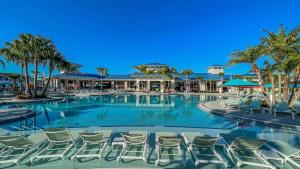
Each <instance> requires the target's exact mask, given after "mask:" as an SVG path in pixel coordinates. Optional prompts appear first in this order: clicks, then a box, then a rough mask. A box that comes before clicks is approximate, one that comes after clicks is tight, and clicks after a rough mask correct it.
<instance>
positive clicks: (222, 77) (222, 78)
mask: <svg viewBox="0 0 300 169" xmlns="http://www.w3.org/2000/svg"><path fill="white" fill-rule="evenodd" d="M219 76H220V77H221V93H223V82H224V72H220V73H219Z"/></svg>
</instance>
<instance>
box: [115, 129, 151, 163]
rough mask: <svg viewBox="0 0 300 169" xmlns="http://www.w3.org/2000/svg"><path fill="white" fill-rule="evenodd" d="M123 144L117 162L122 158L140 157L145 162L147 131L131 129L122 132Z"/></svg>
mask: <svg viewBox="0 0 300 169" xmlns="http://www.w3.org/2000/svg"><path fill="white" fill-rule="evenodd" d="M123 138H124V141H125V143H124V145H123V149H122V151H121V153H120V155H119V156H118V157H117V162H119V161H120V160H122V159H140V160H143V161H145V162H147V157H146V155H147V154H146V153H147V150H148V145H147V140H148V132H146V131H131V132H129V133H124V134H123Z"/></svg>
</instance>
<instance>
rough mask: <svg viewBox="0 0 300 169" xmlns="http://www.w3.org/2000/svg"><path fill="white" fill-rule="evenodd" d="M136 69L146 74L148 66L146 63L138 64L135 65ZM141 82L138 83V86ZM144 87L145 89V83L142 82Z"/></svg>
mask: <svg viewBox="0 0 300 169" xmlns="http://www.w3.org/2000/svg"><path fill="white" fill-rule="evenodd" d="M133 68H134V69H136V70H138V71H139V72H140V73H142V74H145V72H146V69H147V66H146V65H143V64H142V65H138V66H133ZM138 85H140V84H136V86H138ZM142 88H143V89H144V84H143V83H142Z"/></svg>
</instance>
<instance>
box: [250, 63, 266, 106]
mask: <svg viewBox="0 0 300 169" xmlns="http://www.w3.org/2000/svg"><path fill="white" fill-rule="evenodd" d="M252 69H253V70H254V72H255V73H256V75H257V78H258V83H259V86H260V88H261V91H262V93H263V95H264V98H265V101H266V102H267V104H268V105H269V103H270V102H269V98H268V96H267V92H266V89H265V87H264V80H263V78H262V75H261V72H260V70H259V68H258V66H257V65H256V64H255V63H254V64H252Z"/></svg>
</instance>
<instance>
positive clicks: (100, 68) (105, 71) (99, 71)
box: [96, 67, 108, 92]
mask: <svg viewBox="0 0 300 169" xmlns="http://www.w3.org/2000/svg"><path fill="white" fill-rule="evenodd" d="M96 69H97V71H98V73H99V74H100V76H101V92H102V91H103V79H102V78H103V76H105V75H106V74H107V71H108V69H107V68H105V67H97V68H96Z"/></svg>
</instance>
